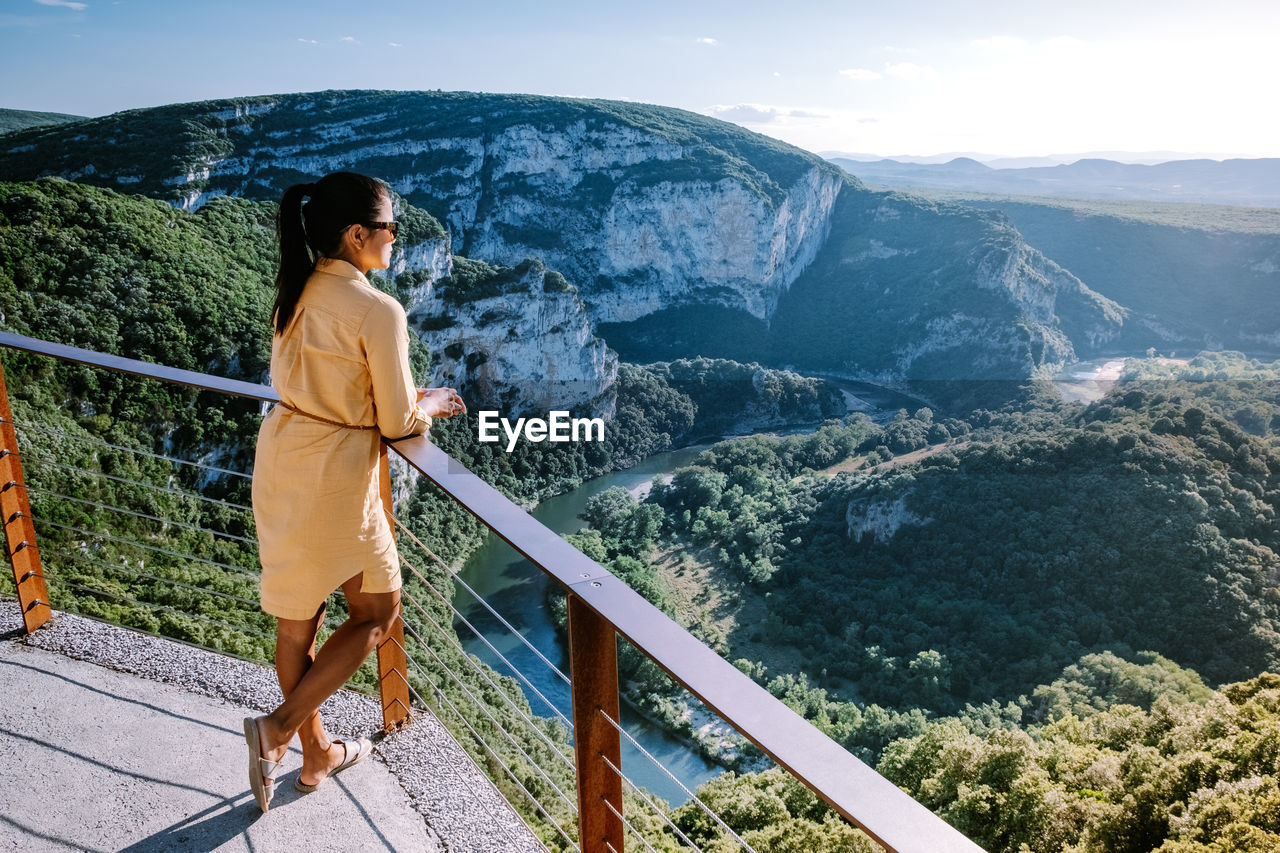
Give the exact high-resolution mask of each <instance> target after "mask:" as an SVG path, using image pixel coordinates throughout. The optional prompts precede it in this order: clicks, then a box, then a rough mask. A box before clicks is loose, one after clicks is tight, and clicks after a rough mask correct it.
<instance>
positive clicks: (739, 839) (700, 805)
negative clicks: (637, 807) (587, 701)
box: [597, 709, 756, 853]
mask: <svg viewBox="0 0 1280 853" xmlns="http://www.w3.org/2000/svg"><path fill="white" fill-rule="evenodd" d="M597 710H599V709H597ZM599 713H600V716H602V717H604V718H605V720H607V721H608V722H609V725H611V726H613V727H614V728H615V729H617V730H618V733H619V734H620V735H622V736H623V737H624V738H626V739H627V741H628V742H630V744H631V745H632V746H634V747H635V748H636V749H638V750H639V751H640V754H641V755H643V756H644V757H645V758H647V759H649V760H650V761H652V762H653V763H654V764H655V765H656V766H657V768H658V769H659V770H661V771H662V772H663V773H664V774H666V776H667V778H668V779H670V780H671V781H672V782H675V783H676V784H677V785H679V786H680V790H681V791H684V792H685V793H686V794H687V795H688V796H689V799H690V800H692V801H693V802H695V803H697V804H698V808H700V809H702V810H703V811H704V812H706V814H707V816H708V817H710V818H711V819H712V820H714V821H715V822H716V823H718V824H720V827H721V828H722V829H723V830H724V831H725V832H727V833H729V835H731V836H732V837H733V840H734V841H736V842H738V843H739V844H740V845H742V848H743V849H744V850H747V851H750V853H756V851H755V848H753V847H752V846H751V845H750V844H748V843H747V842H745V841H743V840H742V837H741V836H739V835H738V833H736V832H734V831H733V830H732V829H731V828H730V827H729V824H727V823H725V822H724V821H723V820H722V819H721V818H720V815H718V814H716V813H715V812H713V811H712V810H711V809H710V808H709V807H708V806H707V804H706V803H704V802H702V800H700V799H698V796H697V795H696V794H694V793H693V791H690V790H689V789H688V787H686V786H685V784H684V783H683V782H681V781H680V780H679V779H677V778H676V776H675V774H674V773H672V772H671V771H670V770H668V769H667V768H666V766H665V765H664V764H663V763H662V762H661V761H659V760H658V759H656V758H654V757H653V756H652V755H651V754H650V753H649V750H647V749H645V748H644V747H643V746H641V745H640V742H639V741H638V740H636V739H635V738H633V737H632V736H631V733H630V732H628V731H627V730H626V729H624V728H623V727H622V726H621V725H620V724H619V723H618V721H617V720H615V719H613V717H610V716H609V715H608V714H606V713H605V712H604V711H599Z"/></svg>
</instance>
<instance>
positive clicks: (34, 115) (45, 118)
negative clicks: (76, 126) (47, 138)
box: [0, 109, 84, 133]
mask: <svg viewBox="0 0 1280 853" xmlns="http://www.w3.org/2000/svg"><path fill="white" fill-rule="evenodd" d="M82 118H84V116H73V115H69V114H67V113H38V112H33V111H32V110H5V109H0V133H8V132H9V131H11V130H24V129H26V128H28V127H39V126H40V125H45V124H63V123H65V122H69V121H79V120H80V119H82Z"/></svg>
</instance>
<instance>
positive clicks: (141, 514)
mask: <svg viewBox="0 0 1280 853" xmlns="http://www.w3.org/2000/svg"><path fill="white" fill-rule="evenodd" d="M27 491H28V492H35V493H36V494H37V495H44V496H46V497H50V498H57V499H59V500H64V501H75V502H76V503H81V504H87V505H89V506H92V507H97V508H98V509H105V510H110V511H112V512H121V513H124V514H125V515H132V516H133V517H134V518H145V519H148V520H149V521H158V522H160V523H161V524H172V525H175V526H176V527H183V528H186V529H187V530H194V531H197V532H199V533H208V534H209V535H211V536H223V537H226V538H227V539H234V540H236V541H237V542H244V543H245V544H247V545H257V544H258V540H257V539H249V538H246V537H244V536H237V535H235V534H234V533H223V532H221V531H218V530H210V529H209V528H207V527H201V526H200V525H198V524H190V523H188V522H185V521H175V520H174V519H172V518H161V517H160V516H158V515H147V514H146V513H145V512H135V511H134V510H131V509H125V508H124V507H118V506H111V505H110V504H102V503H98V502H97V501H91V500H87V499H85V498H73V497H71V496H70V495H62V494H59V493H57V492H51V491H48V490H47V489H44V488H41V487H39V486H37V487H36V488H34V489H27Z"/></svg>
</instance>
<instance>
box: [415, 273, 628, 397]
mask: <svg viewBox="0 0 1280 853" xmlns="http://www.w3.org/2000/svg"><path fill="white" fill-rule="evenodd" d="M456 264H457V267H458V268H459V269H458V270H457V272H458V275H456V276H451V277H449V278H443V279H441V280H440V281H437V282H434V283H433V285H432V286H430V287H427V288H424V289H423V290H422V291H421V292H420V293H419V294H418V298H417V300H416V301H415V302H414V303H413V306H412V308H411V309H410V313H409V324H410V326H411V327H412V328H415V329H416V330H417V331H418V333H419V334H420V335H421V336H422V338H423V340H424V341H425V342H426V344H427V348H428V349H429V350H430V351H431V353H432V371H433V379H434V381H435V383H436V384H440V385H448V386H452V387H456V388H459V389H463V391H464V396H465V397H469V398H470V399H472V400H473V401H482V402H483V404H484V405H486V406H488V405H497V406H499V407H500V411H501V414H502V415H503V416H514V415H520V414H536V415H540V416H542V417H545V416H546V414H547V412H549V411H551V410H553V409H577V410H579V411H586V412H589V413H590V414H592V415H593V416H594V415H600V416H603V417H606V418H608V417H612V416H613V412H614V402H615V400H616V397H617V390H616V388H615V387H614V383H615V381H616V380H617V378H618V357H617V355H616V354H615V353H614V352H613V351H611V350H610V349H609V348H608V347H607V346H606V345H605V342H604V341H602V340H601V339H600V338H598V337H596V336H595V334H594V333H593V331H592V328H591V323H590V321H589V320H588V318H587V313H586V309H585V306H584V305H583V304H582V300H581V299H579V298H578V293H577V291H576V290H575V289H574V288H573V287H572V286H571V285H569V284H568V282H567V281H565V279H564V277H563V276H561V275H559V274H558V273H555V272H551V271H549V270H547V268H546V266H545V265H544V264H542V263H541V262H540V261H526V262H524V263H522V264H520V265H518V266H516V267H515V268H494V267H491V266H489V265H487V264H482V263H477V262H473V261H467V260H465V259H462V258H459V259H457V260H456ZM473 408H474V406H473Z"/></svg>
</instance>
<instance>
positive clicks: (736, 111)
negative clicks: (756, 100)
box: [707, 104, 830, 124]
mask: <svg viewBox="0 0 1280 853" xmlns="http://www.w3.org/2000/svg"><path fill="white" fill-rule="evenodd" d="M707 111H708V112H709V113H710V114H711V115H713V116H715V117H716V118H719V119H724V120H725V121H731V122H734V123H735V124H774V123H777V122H784V123H785V122H786V121H788V120H789V119H826V118H829V117H830V116H828V115H827V114H826V113H819V112H813V111H811V110H804V109H797V108H795V107H775V106H770V105H768V104H733V105H729V104H717V105H715V106H713V107H710V108H708V110H707Z"/></svg>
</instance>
